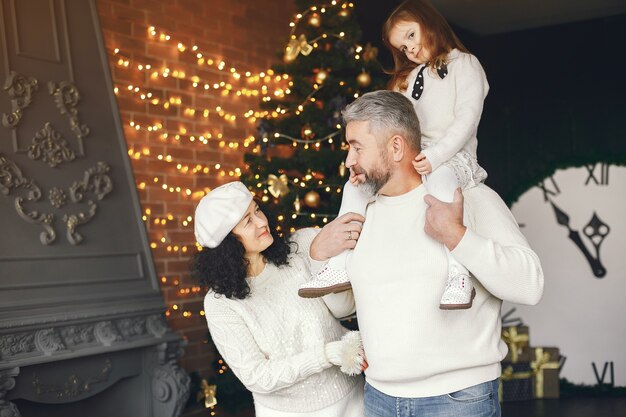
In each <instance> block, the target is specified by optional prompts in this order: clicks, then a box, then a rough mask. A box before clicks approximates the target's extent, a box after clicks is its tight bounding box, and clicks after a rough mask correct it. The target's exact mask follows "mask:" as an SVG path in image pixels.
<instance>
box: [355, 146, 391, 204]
mask: <svg viewBox="0 0 626 417" xmlns="http://www.w3.org/2000/svg"><path fill="white" fill-rule="evenodd" d="M386 156H387V155H381V158H382V160H381V163H380V165H379V166H377V167H376V168H373V169H372V170H371V171H370V172H367V171H366V170H364V169H363V168H361V167H358V166H357V167H354V168H353V169H354V172H355V173H356V174H364V175H365V182H363V184H360V185H358V187H359V188H360V189H361V190H363V192H364V193H366V194H367V195H372V196H373V195H376V194H378V192H379V191H380V189H381V188H383V186H384V185H385V184H387V181H389V178H391V169H390V168H389V161H388V159H387V157H386Z"/></svg>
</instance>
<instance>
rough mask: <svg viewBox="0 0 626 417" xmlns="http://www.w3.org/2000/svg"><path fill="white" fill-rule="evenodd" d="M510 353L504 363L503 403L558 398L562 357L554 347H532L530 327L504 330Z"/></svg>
mask: <svg viewBox="0 0 626 417" xmlns="http://www.w3.org/2000/svg"><path fill="white" fill-rule="evenodd" d="M502 340H504V342H505V343H506V344H507V346H508V347H509V352H508V353H507V355H506V357H505V358H504V360H503V361H502V376H501V377H500V389H499V396H500V401H522V400H531V399H540V398H559V371H560V369H561V365H562V363H563V358H562V357H561V355H560V353H559V349H558V348H555V347H532V346H531V345H530V336H529V330H528V327H527V326H523V325H521V323H518V324H517V325H514V326H507V327H503V328H502Z"/></svg>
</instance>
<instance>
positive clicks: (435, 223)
mask: <svg viewBox="0 0 626 417" xmlns="http://www.w3.org/2000/svg"><path fill="white" fill-rule="evenodd" d="M424 201H425V202H426V204H428V208H427V209H426V224H425V226H424V231H425V232H426V234H427V235H428V236H430V237H432V238H433V239H435V240H436V241H438V242H441V243H443V244H444V245H446V247H447V248H448V249H449V250H454V248H456V245H458V243H459V242H460V241H461V239H462V238H463V235H464V234H465V230H466V228H465V226H463V193H461V189H460V188H457V189H456V191H455V192H454V200H453V201H452V203H444V202H443V201H441V200H438V199H437V198H435V197H433V196H432V195H430V194H428V195H426V196H425V197H424Z"/></svg>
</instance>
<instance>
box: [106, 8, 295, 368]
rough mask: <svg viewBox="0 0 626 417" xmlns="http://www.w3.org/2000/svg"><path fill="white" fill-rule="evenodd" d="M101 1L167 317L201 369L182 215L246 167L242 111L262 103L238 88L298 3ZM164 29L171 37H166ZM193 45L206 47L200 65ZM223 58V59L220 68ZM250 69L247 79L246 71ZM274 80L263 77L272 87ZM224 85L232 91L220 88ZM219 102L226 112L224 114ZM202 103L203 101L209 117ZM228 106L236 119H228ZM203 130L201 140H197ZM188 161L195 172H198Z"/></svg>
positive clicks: (266, 57)
mask: <svg viewBox="0 0 626 417" xmlns="http://www.w3.org/2000/svg"><path fill="white" fill-rule="evenodd" d="M97 4H98V10H99V14H100V19H101V24H102V29H103V32H104V41H105V46H106V48H107V51H108V53H109V62H110V67H111V71H112V76H113V83H114V85H115V86H116V87H117V92H116V94H117V98H118V104H119V108H120V113H121V119H122V123H123V125H124V133H125V136H126V141H127V144H128V147H129V154H130V156H131V161H132V165H133V169H134V173H135V179H136V183H137V187H138V190H139V196H140V199H141V204H142V207H143V210H144V214H145V217H144V220H145V222H146V227H147V230H148V234H149V238H150V242H151V247H152V253H153V256H154V261H155V264H156V269H157V274H158V277H159V279H160V280H161V281H162V284H161V287H162V292H163V296H164V298H165V302H166V304H167V306H168V313H167V314H168V320H169V323H170V326H171V327H172V328H173V329H175V330H177V331H179V332H180V333H181V334H182V335H184V337H186V338H187V340H188V342H189V344H188V346H187V347H186V349H185V356H184V357H183V359H182V365H183V366H184V368H185V369H186V370H187V371H194V370H198V371H201V373H203V374H204V375H206V374H207V370H208V369H209V365H210V362H211V360H212V359H213V358H212V357H211V354H210V349H209V347H208V346H207V345H206V343H205V340H206V323H205V321H204V318H203V317H202V316H201V315H200V312H201V310H202V298H203V294H202V291H200V289H199V288H197V287H194V283H193V282H192V281H191V278H190V276H189V271H188V269H189V255H190V254H191V253H193V252H194V250H195V247H194V244H195V239H194V237H193V222H190V221H189V220H188V216H192V215H193V209H194V207H195V204H196V203H197V201H198V199H199V198H201V196H202V195H203V194H202V192H203V191H204V192H205V191H206V190H208V189H209V188H213V187H215V186H217V185H219V184H221V183H224V182H227V181H231V180H233V179H236V178H237V171H236V170H237V169H238V168H239V169H241V170H243V168H244V167H243V162H242V160H243V159H242V155H243V152H244V150H246V148H245V147H244V146H243V145H244V142H245V138H247V137H249V136H250V135H252V134H254V132H255V124H254V123H253V122H251V121H250V120H249V119H246V117H244V113H245V112H247V111H248V110H250V109H252V110H257V109H258V108H259V102H260V96H257V97H255V96H250V97H248V96H246V94H245V91H246V90H243V91H244V94H242V95H241V96H238V95H237V94H236V93H235V92H236V91H238V90H240V91H241V89H243V88H245V89H247V90H248V91H251V90H258V89H259V88H260V87H261V85H262V84H264V82H263V80H261V81H259V82H255V81H254V78H252V77H254V74H259V73H260V72H263V71H265V70H267V69H268V68H269V67H270V66H271V64H272V62H274V61H275V60H276V59H277V58H276V51H278V50H280V49H281V48H282V47H283V46H284V42H285V40H286V38H287V36H288V33H289V26H288V25H289V22H290V19H291V16H292V14H293V13H295V6H294V4H293V1H292V0H255V1H252V0H98V2H97ZM150 27H153V28H154V32H153V33H154V34H151V31H150ZM166 35H168V36H169V37H170V38H169V40H167V39H162V36H166ZM179 42H180V43H181V44H182V46H183V47H185V48H186V49H185V50H184V51H181V50H179V48H178V43H179ZM194 45H195V46H197V47H198V48H197V50H196V51H192V49H193V46H194ZM181 49H182V48H181ZM197 53H202V59H203V60H204V63H203V64H201V63H199V62H198V59H199V58H198V56H197ZM210 60H212V62H211V61H210ZM221 60H223V61H224V63H225V66H224V68H223V69H221V70H220V68H219V67H218V64H219V62H220V61H221ZM140 66H141V67H140ZM148 66H149V69H148ZM233 67H234V68H236V70H237V72H238V73H239V74H241V75H242V76H241V78H240V79H239V80H237V79H236V78H235V77H234V76H233V75H232V74H231V72H230V68H233ZM166 68H167V69H169V73H167V76H165V74H164V71H165V69H166ZM248 71H249V72H250V73H251V75H250V77H251V78H248V77H246V72H248ZM155 72H156V73H157V75H154V73H155ZM181 72H184V76H183V75H181ZM194 77H197V78H194ZM193 82H197V83H198V86H197V87H194V86H193ZM221 82H223V83H224V84H223V85H222V86H219V83H221ZM272 82H273V80H272V81H271V82H269V83H266V84H267V85H268V87H269V88H270V90H271V88H272ZM204 84H207V85H208V86H209V88H208V89H205V88H204ZM215 84H218V85H217V87H218V88H217V89H216V88H214V87H215ZM228 84H231V86H232V90H231V91H230V93H229V94H228V95H224V94H226V93H224V92H223V91H224V89H225V88H228ZM129 86H132V87H131V88H132V90H129ZM142 95H143V97H142ZM153 100H154V102H153ZM157 100H158V101H157ZM165 103H167V104H165ZM218 106H221V110H222V111H223V112H225V114H222V115H220V109H219V108H218V109H216V108H217V107H218ZM191 110H194V111H195V114H193V115H192V114H191ZM204 110H209V113H208V116H207V117H205V114H204ZM231 114H232V115H235V116H236V119H235V120H234V121H233V120H227V119H228V116H229V115H231ZM153 128H155V129H153ZM166 134H167V137H165V135H166ZM176 134H178V135H179V138H178V139H176ZM200 135H202V136H203V138H204V142H206V143H201V140H200V139H201V138H200ZM247 149H248V150H249V149H250V148H247ZM198 165H200V166H199V167H198ZM194 168H196V169H198V168H199V169H200V171H198V172H196V173H194V172H193V170H194ZM205 169H208V173H207V172H205Z"/></svg>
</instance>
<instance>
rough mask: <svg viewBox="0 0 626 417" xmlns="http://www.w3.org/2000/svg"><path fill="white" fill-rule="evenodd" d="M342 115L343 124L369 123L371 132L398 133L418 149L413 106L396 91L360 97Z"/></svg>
mask: <svg viewBox="0 0 626 417" xmlns="http://www.w3.org/2000/svg"><path fill="white" fill-rule="evenodd" d="M341 115H342V116H343V120H344V122H345V124H346V125H347V124H348V123H350V122H362V121H368V122H370V125H369V127H370V133H372V134H374V135H377V134H379V133H384V134H388V135H394V134H398V135H401V136H402V137H404V138H405V139H406V140H407V142H408V144H409V146H410V147H411V148H413V150H415V151H417V152H420V150H421V143H420V139H421V131H420V123H419V120H418V118H417V114H415V109H414V108H413V104H412V103H411V101H410V100H409V99H408V98H406V97H405V96H403V95H402V94H401V93H398V92H397V91H389V90H378V91H372V92H369V93H366V94H363V95H362V96H361V97H359V98H357V99H356V100H354V101H353V102H352V103H350V104H349V105H348V106H347V107H346V108H345V109H344V110H343V111H342V112H341ZM385 139H386V138H385ZM379 145H383V143H379Z"/></svg>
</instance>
